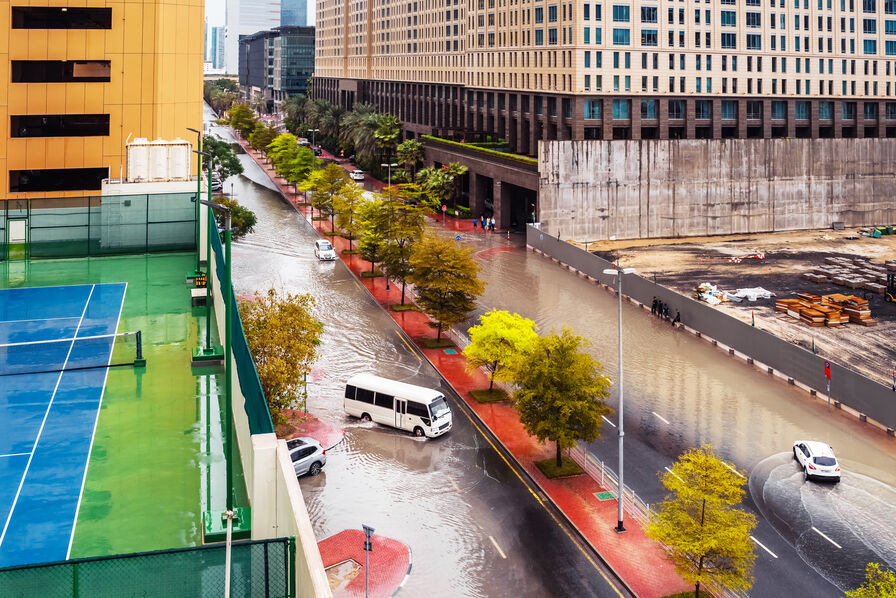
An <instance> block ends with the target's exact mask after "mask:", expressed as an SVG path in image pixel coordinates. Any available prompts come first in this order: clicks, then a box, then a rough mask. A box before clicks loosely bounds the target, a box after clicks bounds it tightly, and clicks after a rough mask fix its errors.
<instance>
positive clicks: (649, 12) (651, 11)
mask: <svg viewBox="0 0 896 598" xmlns="http://www.w3.org/2000/svg"><path fill="white" fill-rule="evenodd" d="M641 22H642V23H656V6H642V7H641Z"/></svg>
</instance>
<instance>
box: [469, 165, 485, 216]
mask: <svg viewBox="0 0 896 598" xmlns="http://www.w3.org/2000/svg"><path fill="white" fill-rule="evenodd" d="M484 182H485V180H484V178H483V177H482V176H480V175H478V174H476V173H475V172H473V171H470V211H471V212H472V213H473V217H474V218H479V217H481V216H482V213H483V211H484V210H485V192H484V189H483V187H484Z"/></svg>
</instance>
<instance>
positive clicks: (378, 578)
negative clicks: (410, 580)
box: [317, 529, 411, 598]
mask: <svg viewBox="0 0 896 598" xmlns="http://www.w3.org/2000/svg"><path fill="white" fill-rule="evenodd" d="M317 547H318V549H319V550H320V556H321V559H322V560H323V562H324V568H327V567H331V566H333V565H338V564H339V563H341V562H343V561H346V560H348V559H352V560H353V561H355V562H356V563H358V564H359V565H360V566H361V571H360V572H359V573H358V575H357V576H356V577H355V578H354V579H352V580H351V581H350V582H348V584H346V586H345V587H344V588H342V590H340V591H337V592H333V596H334V598H340V597H342V596H346V597H347V596H363V595H364V590H365V577H364V567H365V566H366V565H365V557H366V556H369V557H370V596H371V598H389V596H392V595H393V594H395V592H397V591H398V589H399V588H400V587H401V585H402V583H404V579H405V577H407V575H408V570H409V569H410V566H411V551H410V550H409V549H408V547H407V546H405V545H404V544H402V543H401V542H399V541H398V540H392V539H391V538H386V537H385V536H378V535H376V534H374V535H373V536H372V537H371V547H372V550H371V551H370V552H369V553H366V552H365V551H364V532H363V531H361V530H355V529H347V530H343V531H341V532H339V533H338V534H336V535H334V536H330V537H329V538H326V539H324V540H321V541H320V542H318V543H317Z"/></svg>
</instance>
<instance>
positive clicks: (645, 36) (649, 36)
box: [641, 29, 657, 47]
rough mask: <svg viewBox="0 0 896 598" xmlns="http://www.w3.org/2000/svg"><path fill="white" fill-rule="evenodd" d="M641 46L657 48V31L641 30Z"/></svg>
mask: <svg viewBox="0 0 896 598" xmlns="http://www.w3.org/2000/svg"><path fill="white" fill-rule="evenodd" d="M641 45H642V46H650V47H655V46H656V45H657V32H656V29H642V30H641Z"/></svg>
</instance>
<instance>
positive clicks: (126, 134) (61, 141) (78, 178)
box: [0, 0, 205, 199]
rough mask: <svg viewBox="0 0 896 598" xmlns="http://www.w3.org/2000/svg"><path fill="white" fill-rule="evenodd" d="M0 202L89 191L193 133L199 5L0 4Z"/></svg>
mask: <svg viewBox="0 0 896 598" xmlns="http://www.w3.org/2000/svg"><path fill="white" fill-rule="evenodd" d="M0 6H2V9H0V80H2V81H3V82H2V83H0V114H2V118H0V199H12V198H22V197H30V198H39V197H60V196H83V195H96V194H99V192H100V188H101V183H102V180H103V179H106V178H113V179H117V178H119V177H120V176H121V173H122V172H126V169H127V165H126V144H127V143H128V141H129V140H133V139H135V138H147V139H150V140H153V139H159V138H160V139H169V140H170V139H176V138H182V139H186V140H189V141H190V143H191V144H195V136H196V134H195V133H192V132H190V131H188V130H187V128H188V127H189V128H193V129H197V130H201V129H202V126H201V125H202V61H203V40H202V33H203V18H204V10H205V9H204V1H203V0H177V1H165V0H141V1H124V2H106V1H95V0H86V1H84V0H81V1H80V2H79V1H76V0H68V1H66V0H61V1H60V0H50V2H49V3H48V2H46V1H44V2H40V1H33V0H12V1H11V2H9V1H6V2H2V3H0Z"/></svg>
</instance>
